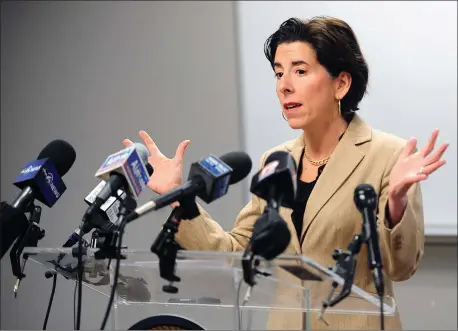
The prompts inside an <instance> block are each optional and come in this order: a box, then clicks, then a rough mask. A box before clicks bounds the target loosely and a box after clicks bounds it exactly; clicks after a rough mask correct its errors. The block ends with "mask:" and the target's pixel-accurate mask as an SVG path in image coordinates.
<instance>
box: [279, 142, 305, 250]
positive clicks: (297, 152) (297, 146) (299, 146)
mask: <svg viewBox="0 0 458 331" xmlns="http://www.w3.org/2000/svg"><path fill="white" fill-rule="evenodd" d="M285 149H286V151H288V152H289V153H290V154H291V156H292V157H293V159H294V161H296V167H299V162H301V155H302V150H303V149H304V134H303V133H302V134H300V135H299V136H298V137H297V138H295V139H293V140H291V141H289V142H288V143H286V145H285ZM284 210H285V213H284V214H283V215H282V217H283V219H284V220H285V221H286V223H287V224H288V227H289V229H290V231H291V243H292V245H293V247H294V249H295V250H296V253H298V254H301V245H300V242H299V238H298V236H297V235H296V227H295V226H294V223H293V220H292V219H291V212H292V211H291V209H284Z"/></svg>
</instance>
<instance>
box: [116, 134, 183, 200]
mask: <svg viewBox="0 0 458 331" xmlns="http://www.w3.org/2000/svg"><path fill="white" fill-rule="evenodd" d="M139 136H140V138H141V139H142V140H143V142H144V143H145V145H146V147H147V148H148V150H149V152H150V157H149V158H148V162H149V164H151V166H152V167H153V169H154V172H153V174H152V175H151V177H150V178H149V182H148V187H149V188H150V189H151V190H152V191H154V192H156V193H158V194H164V193H166V192H168V191H170V190H172V189H173V188H175V187H177V186H179V185H181V184H182V183H183V158H184V153H185V151H186V148H187V147H188V145H189V143H190V141H189V140H185V141H182V142H181V143H180V144H179V145H178V147H177V150H176V152H175V156H174V157H173V159H169V158H167V157H166V156H165V155H164V154H162V153H161V151H160V150H159V148H158V147H157V145H156V144H155V143H154V141H153V139H151V137H150V136H149V135H148V133H146V132H145V131H143V130H142V131H140V132H139ZM123 144H124V145H125V146H126V147H127V146H129V145H131V144H133V142H132V141H131V140H129V139H124V140H123Z"/></svg>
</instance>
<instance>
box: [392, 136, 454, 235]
mask: <svg viewBox="0 0 458 331" xmlns="http://www.w3.org/2000/svg"><path fill="white" fill-rule="evenodd" d="M438 135H439V130H437V129H436V130H434V131H433V133H432V135H431V137H430V138H429V141H428V144H427V145H426V146H424V147H423V148H422V149H421V150H419V151H417V152H416V153H413V151H414V150H415V147H416V145H417V140H416V139H415V138H410V139H409V140H408V141H407V144H406V146H405V147H404V150H403V151H402V152H401V155H400V156H399V158H398V160H397V162H396V164H395V165H394V167H393V169H392V170H391V174H390V181H389V185H388V208H389V211H390V216H391V217H390V219H391V222H392V225H393V226H394V225H395V224H397V223H398V222H399V221H400V220H401V218H402V215H403V214H404V210H405V208H406V205H407V191H408V190H409V188H410V187H411V186H412V184H414V183H416V182H420V181H422V180H425V179H426V178H428V176H429V175H431V174H432V173H433V172H435V171H436V170H437V169H439V168H440V167H442V166H443V165H444V164H445V160H442V159H441V158H442V155H443V154H444V152H445V151H446V150H447V147H448V145H449V144H448V143H444V144H442V145H440V146H439V148H438V149H437V150H436V151H435V152H434V153H432V152H433V150H434V147H435V144H436V140H437V136H438ZM431 153H432V154H431Z"/></svg>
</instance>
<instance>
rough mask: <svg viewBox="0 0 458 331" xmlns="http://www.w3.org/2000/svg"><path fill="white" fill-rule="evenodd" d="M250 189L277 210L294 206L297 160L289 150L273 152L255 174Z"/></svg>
mask: <svg viewBox="0 0 458 331" xmlns="http://www.w3.org/2000/svg"><path fill="white" fill-rule="evenodd" d="M250 191H251V192H252V193H253V194H255V195H257V196H258V197H260V198H261V199H264V200H266V201H267V206H269V207H272V208H274V209H275V210H278V208H279V207H280V206H283V207H286V208H293V207H294V202H295V200H296V191H297V167H296V161H294V159H293V157H292V156H291V155H290V154H289V153H287V152H283V151H277V152H273V153H272V154H270V155H269V157H268V158H267V159H266V161H265V165H264V167H263V168H262V169H261V170H260V171H259V172H258V173H256V174H255V175H254V176H253V178H252V180H251V187H250Z"/></svg>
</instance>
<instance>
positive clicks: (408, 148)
mask: <svg viewBox="0 0 458 331" xmlns="http://www.w3.org/2000/svg"><path fill="white" fill-rule="evenodd" d="M416 146H417V139H416V138H413V137H412V138H410V139H409V140H407V143H406V145H405V147H404V149H403V151H402V152H401V155H400V156H399V158H400V159H404V158H406V157H408V156H409V155H410V154H412V152H413V151H414V149H415V147H416Z"/></svg>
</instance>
